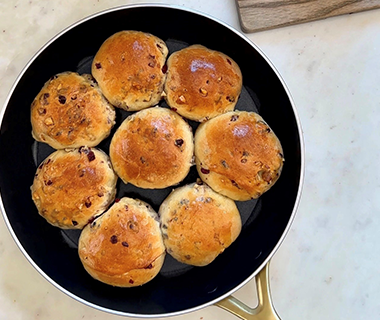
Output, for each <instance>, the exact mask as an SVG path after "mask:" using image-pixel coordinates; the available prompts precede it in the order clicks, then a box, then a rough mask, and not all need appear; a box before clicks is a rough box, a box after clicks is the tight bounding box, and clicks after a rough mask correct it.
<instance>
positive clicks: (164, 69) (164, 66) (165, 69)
mask: <svg viewBox="0 0 380 320" xmlns="http://www.w3.org/2000/svg"><path fill="white" fill-rule="evenodd" d="M161 71H162V73H164V74H165V73H166V71H168V65H167V64H164V65H163V67H162V69H161Z"/></svg>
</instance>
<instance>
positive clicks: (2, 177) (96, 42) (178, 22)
mask: <svg viewBox="0 0 380 320" xmlns="http://www.w3.org/2000/svg"><path fill="white" fill-rule="evenodd" d="M128 29H132V30H140V31H144V32H150V33H152V34H154V35H156V36H158V37H160V38H161V39H163V40H164V41H166V43H167V44H168V47H169V49H170V52H173V51H176V50H179V49H181V48H183V47H185V46H187V45H190V44H202V45H205V46H207V47H209V48H211V49H215V50H219V51H222V52H224V53H226V54H227V55H229V56H231V57H232V58H233V59H234V60H235V61H236V62H237V63H238V64H239V66H240V68H241V70H242V73H243V85H244V88H243V92H242V94H241V96H240V98H239V102H238V104H237V107H236V108H237V109H240V110H250V111H256V112H259V113H260V114H261V115H262V116H263V118H264V119H265V120H266V121H267V122H268V124H269V125H270V127H271V128H272V129H273V131H274V132H275V133H276V135H277V136H278V137H279V139H280V141H281V143H282V146H283V149H284V155H285V159H286V162H285V165H284V170H283V172H282V175H281V177H280V179H279V180H278V182H277V183H276V184H275V186H274V187H273V188H272V189H271V190H270V191H269V192H267V193H265V194H264V195H263V196H262V197H260V198H259V200H251V201H248V202H238V203H237V205H238V207H239V210H240V212H241V215H242V219H243V223H244V227H243V231H242V233H241V235H240V236H239V238H238V239H237V241H236V242H235V243H233V245H232V246H231V247H230V248H228V249H227V250H226V251H225V252H224V253H223V254H222V255H220V256H219V257H218V258H217V259H216V260H215V261H214V262H213V263H211V264H210V265H209V266H206V267H201V268H199V267H189V266H186V265H183V264H180V263H178V262H176V261H174V259H172V258H171V257H170V256H167V258H166V261H165V264H164V267H163V269H162V271H161V272H160V274H159V275H158V276H157V277H156V278H155V279H154V280H153V281H151V282H150V283H148V284H146V285H144V286H142V287H138V288H131V289H121V288H114V287H111V286H107V285H105V284H102V283H100V282H98V281H96V280H93V279H92V278H91V277H90V276H89V275H88V274H87V273H86V271H85V270H84V269H83V267H82V265H81V263H80V261H79V258H78V254H77V240H78V237H79V232H78V231H62V230H60V229H58V228H55V227H52V226H50V225H49V224H48V223H47V222H46V221H45V220H44V219H43V218H41V217H40V216H39V215H38V213H37V211H36V208H35V206H34V204H33V202H32V200H31V195H30V185H31V184H32V181H33V177H34V174H35V171H36V167H37V165H38V164H39V163H40V162H41V161H42V160H43V159H44V158H45V157H46V156H47V155H48V154H50V153H51V152H53V151H54V150H53V149H51V148H50V147H48V146H47V145H45V144H41V143H36V142H35V141H34V140H33V138H32V136H31V125H30V118H29V117H30V104H31V102H32V101H33V99H34V97H35V96H36V95H37V93H38V92H39V90H40V89H41V87H42V86H43V84H44V83H45V82H46V81H47V80H48V79H49V78H50V77H51V76H52V75H54V74H56V73H59V72H63V71H78V72H79V73H89V72H90V64H91V61H92V58H93V56H94V54H95V53H96V51H97V50H98V48H99V47H100V45H101V44H102V42H103V41H104V40H105V39H106V38H107V37H109V36H110V35H112V34H113V33H115V32H118V31H120V30H128ZM160 105H161V106H164V107H165V106H166V105H165V103H164V102H163V101H162V102H161V103H160ZM128 114H129V113H128V112H125V111H122V110H119V109H118V110H117V125H116V126H115V128H114V130H115V129H116V128H117V126H118V125H119V124H120V122H121V121H122V120H123V119H124V118H125V117H127V116H128ZM190 124H191V125H192V127H193V130H196V127H197V124H196V123H193V122H190ZM113 132H114V131H113ZM109 142H110V138H108V139H107V140H105V141H103V142H102V143H101V144H100V146H99V147H100V148H101V149H103V150H104V151H106V152H107V153H108V148H109ZM300 173H301V151H300V137H299V131H298V127H297V122H296V118H295V115H294V111H293V109H292V106H291V102H290V100H289V97H288V95H287V93H286V91H285V89H284V87H283V84H282V83H281V81H280V80H279V79H278V77H277V76H276V74H275V72H274V71H273V70H272V68H271V67H270V65H268V63H267V62H266V60H265V59H264V58H263V57H262V56H261V55H260V54H259V53H258V52H257V51H256V50H255V49H254V48H253V47H252V46H251V45H250V44H249V43H247V42H246V41H245V40H244V39H243V38H241V37H240V36H238V35H237V34H236V33H235V32H233V31H231V30H230V29H229V28H226V27H224V26H223V25H221V24H219V23H218V22H216V21H214V20H212V19H209V18H207V17H204V16H201V15H198V14H195V13H191V12H188V11H183V10H179V9H175V8H165V7H135V8H124V9H118V10H116V11H111V12H108V13H105V14H103V15H100V16H97V17H94V18H91V19H89V20H87V21H86V22H84V23H81V24H79V25H78V26H76V27H74V28H72V29H71V30H69V31H67V32H66V33H65V34H63V35H62V36H60V37H59V38H58V39H56V40H55V41H54V42H52V43H51V44H50V45H49V46H48V47H47V48H45V49H44V50H43V51H42V52H41V53H40V54H39V55H38V57H37V58H36V59H35V60H34V61H33V63H32V64H31V65H30V66H29V68H28V69H27V71H26V72H25V73H24V75H23V76H22V78H21V79H20V81H19V82H18V84H17V86H16V88H15V90H14V92H13V94H12V96H11V98H10V101H9V103H8V105H7V107H6V111H5V114H4V118H3V122H2V124H1V133H0V187H1V196H2V201H3V204H4V208H5V212H6V215H7V217H8V220H9V222H10V225H11V227H12V229H13V230H14V233H15V235H16V237H17V238H18V240H19V241H20V243H21V245H22V247H23V248H24V249H25V251H26V252H27V254H28V255H29V256H30V258H31V259H32V260H33V261H34V262H35V263H36V264H37V265H38V266H39V267H40V269H41V270H42V271H43V272H44V273H45V274H46V275H47V276H48V277H49V278H50V279H52V280H53V281H54V282H55V283H57V284H58V285H59V286H61V287H62V288H64V289H66V290H67V291H69V292H70V293H72V294H73V295H75V296H77V297H79V298H81V299H83V300H85V301H88V302H90V303H92V304H94V305H97V306H99V307H102V308H106V309H109V310H114V311H117V312H121V313H125V314H128V315H131V314H136V315H137V314H139V315H152V314H157V315H163V314H171V313H175V312H179V311H183V310H187V309H191V308H195V307H197V306H199V305H203V304H206V303H208V302H209V301H212V300H214V299H217V298H218V297H220V296H222V295H224V294H225V293H227V292H229V291H231V290H233V289H234V288H235V287H236V286H238V285H239V284H240V283H242V282H243V281H244V280H245V279H246V278H247V277H249V276H250V275H251V274H252V273H253V272H254V271H255V270H256V269H257V268H258V267H259V266H260V265H261V264H262V263H263V262H264V260H265V259H266V258H267V257H268V256H269V255H270V254H271V252H272V251H273V249H274V247H275V246H276V244H277V243H278V242H279V239H280V238H281V236H282V234H283V233H284V230H285V229H286V226H287V224H288V222H289V219H290V217H291V214H292V211H293V208H294V205H295V201H296V197H297V193H298V189H299V183H300ZM197 177H198V176H197V173H196V170H195V168H192V170H191V172H190V173H189V175H188V177H187V178H186V179H185V181H184V182H183V183H181V185H183V184H185V183H189V182H194V181H195V180H196V178H197ZM171 190H172V188H167V189H163V190H143V189H139V188H136V187H133V186H131V185H124V184H123V183H122V182H120V180H119V183H118V194H117V197H123V196H129V197H136V198H140V199H142V200H144V201H147V202H149V203H150V204H151V205H152V206H153V207H154V208H155V209H156V210H158V207H159V205H160V203H161V202H162V200H163V199H164V198H165V197H166V196H167V195H168V194H169V192H170V191H171Z"/></svg>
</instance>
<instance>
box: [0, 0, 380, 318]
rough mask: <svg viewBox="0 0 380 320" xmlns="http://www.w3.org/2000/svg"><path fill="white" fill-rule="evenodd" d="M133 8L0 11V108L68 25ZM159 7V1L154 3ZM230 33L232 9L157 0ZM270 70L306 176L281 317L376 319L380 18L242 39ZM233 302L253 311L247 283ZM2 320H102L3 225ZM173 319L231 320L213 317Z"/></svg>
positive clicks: (278, 270) (227, 1)
mask: <svg viewBox="0 0 380 320" xmlns="http://www.w3.org/2000/svg"><path fill="white" fill-rule="evenodd" d="M132 2H134V3H136V2H140V1H118V0H109V1H104V0H97V1H86V0H66V1H60V0H51V1H47V0H45V1H43V0H31V1H27V0H23V1H6V0H1V1H0V84H1V85H0V106H2V105H3V103H4V101H5V98H6V95H7V93H8V92H9V90H10V87H11V85H12V83H13V82H14V80H15V79H16V77H17V75H18V73H19V72H20V71H21V69H22V68H23V66H24V65H25V64H26V63H27V61H28V60H29V59H30V57H31V56H32V54H34V53H35V52H36V51H37V50H38V49H39V48H40V47H41V46H42V45H43V44H44V43H45V42H47V41H48V40H49V39H50V38H51V37H53V36H54V35H55V34H56V33H57V32H59V31H60V30H62V29H63V28H65V27H66V26H68V25H70V24H71V23H74V22H75V21H76V20H78V19H80V18H82V17H85V16H87V15H89V14H92V13H94V12H98V11H100V10H102V9H106V8H110V7H113V6H117V5H122V4H127V3H132ZM151 2H157V1H151ZM166 3H175V4H179V5H183V6H185V7H189V8H193V9H197V10H200V11H203V12H206V13H209V14H211V15H213V16H215V17H217V18H219V19H221V20H223V21H225V22H227V23H228V24H230V25H232V26H233V27H236V28H239V24H238V17H237V12H236V8H235V3H234V0H223V1H221V0H219V1H218V0H209V1H199V0H192V1H181V2H178V1H174V0H171V1H166ZM248 37H249V38H250V39H252V40H253V41H254V42H255V43H256V44H257V45H259V46H260V47H261V48H262V50H263V51H264V52H265V53H266V55H267V56H268V57H269V58H270V59H271V60H272V61H273V62H274V64H275V65H276V66H277V68H278V70H279V71H280V73H281V74H282V76H283V78H284V79H285V81H286V82H287V84H288V87H289V89H290V91H291V93H292V95H293V97H294V101H295V103H296V106H297V108H298V112H299V115H300V118H301V122H302V124H303V130H304V139H305V145H306V172H305V184H304V189H303V196H302V199H301V204H300V207H299V210H298V214H297V216H296V219H295V221H294V224H293V225H292V228H291V230H290V232H289V234H288V236H287V238H286V240H285V241H284V243H283V244H282V246H281V247H280V249H279V250H278V252H277V253H276V254H275V256H274V258H273V261H272V264H271V270H270V274H271V285H272V293H273V299H274V303H275V305H276V308H277V310H278V312H279V314H280V315H281V317H282V318H283V319H289V320H305V319H308V320H320V319H324V320H328V319H334V320H336V319H345V320H351V319H352V320H353V319H355V320H356V319H380V291H379V288H380V276H379V271H378V265H379V264H380V256H379V253H380V249H379V244H378V243H379V230H380V197H379V196H378V195H379V193H380V181H379V177H380V166H379V165H378V162H379V160H380V139H379V138H378V136H379V130H380V129H379V128H380V91H379V87H380V85H379V84H380V10H376V11H370V12H364V13H358V14H352V15H346V16H342V17H336V18H330V19H328V20H324V21H318V22H313V23H308V24H303V25H298V26H293V27H287V28H282V29H276V30H272V31H266V32H261V33H256V34H250V35H248ZM236 296H237V297H238V298H240V299H242V300H243V301H245V302H247V303H250V304H254V301H255V291H254V283H253V282H252V281H251V282H250V283H249V284H247V285H246V286H245V287H243V288H242V289H240V290H239V291H238V292H237V293H236ZM0 319H1V320H8V319H12V320H19V319H23V320H24V319H25V320H30V319H41V320H51V319H55V320H63V319H105V320H115V319H121V317H118V316H114V315H110V314H106V313H103V312H100V311H97V310H94V309H92V308H89V307H87V306H85V305H83V304H81V303H79V302H76V301H75V300H73V299H71V298H69V297H68V296H66V295H65V294H63V293H61V292H60V291H59V290H57V289H56V288H55V287H53V286H52V285H51V284H49V283H48V282H47V281H46V280H45V279H44V278H42V276H40V275H39V273H38V272H37V271H36V270H35V269H34V268H33V267H32V266H31V265H30V264H29V262H28V261H27V260H26V259H25V258H24V256H23V255H22V253H21V252H20V250H19V249H18V247H17V246H16V244H15V243H14V241H13V240H12V238H11V236H10V234H9V232H8V230H7V228H6V226H5V223H4V221H3V219H2V218H0ZM173 319H183V320H193V319H203V320H207V319H226V320H228V319H231V320H232V319H236V318H235V317H234V316H232V315H230V314H228V313H226V312H225V311H223V310H220V309H218V308H216V307H208V308H206V309H203V310H200V311H197V312H194V313H191V314H187V315H184V316H180V317H175V318H173Z"/></svg>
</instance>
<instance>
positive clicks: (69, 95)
mask: <svg viewBox="0 0 380 320" xmlns="http://www.w3.org/2000/svg"><path fill="white" fill-rule="evenodd" d="M31 122H32V135H33V138H34V139H36V140H37V141H40V142H45V143H47V144H49V145H50V146H51V147H53V148H55V149H64V148H79V147H81V146H89V147H94V146H96V145H98V144H99V143H100V142H101V141H102V140H103V139H105V138H106V137H107V136H108V135H109V134H110V131H111V129H112V127H113V125H114V124H115V110H114V108H113V106H112V105H111V104H110V103H108V101H107V100H106V99H105V98H104V97H103V95H102V94H101V92H100V89H99V88H98V86H97V84H96V83H95V82H94V80H93V78H92V77H91V76H90V75H79V74H77V73H74V72H64V73H60V74H57V75H56V76H54V77H52V78H51V79H50V80H49V81H47V82H46V83H45V85H44V87H43V88H42V90H41V91H40V93H39V94H38V95H37V97H36V98H35V99H34V101H33V103H32V107H31Z"/></svg>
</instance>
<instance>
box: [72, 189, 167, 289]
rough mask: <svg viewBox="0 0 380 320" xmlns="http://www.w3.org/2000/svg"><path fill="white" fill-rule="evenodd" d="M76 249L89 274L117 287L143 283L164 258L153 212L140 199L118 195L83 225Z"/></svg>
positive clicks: (152, 276) (155, 270)
mask: <svg viewBox="0 0 380 320" xmlns="http://www.w3.org/2000/svg"><path fill="white" fill-rule="evenodd" d="M78 252H79V257H80V259H81V261H82V264H83V266H84V268H85V269H86V270H87V272H88V273H89V274H90V275H91V276H92V277H93V278H95V279H97V280H99V281H101V282H104V283H107V284H110V285H112V286H119V287H135V286H140V285H143V284H145V283H147V282H148V281H150V280H152V279H153V278H154V277H155V276H156V275H157V274H158V272H159V271H160V269H161V267H162V265H163V262H164V259H165V247H164V244H163V240H162V235H161V232H160V227H159V222H158V217H157V213H155V212H154V210H153V209H152V208H151V207H150V206H149V205H148V204H147V203H145V202H143V201H140V200H137V199H131V198H127V197H125V198H122V199H120V201H119V202H117V203H114V204H113V206H112V207H111V208H110V209H109V210H108V211H107V212H105V213H104V214H103V215H102V216H101V217H99V218H97V219H96V220H95V221H94V222H93V223H91V224H90V225H88V226H86V227H85V228H84V229H83V231H82V233H81V236H80V238H79V245H78Z"/></svg>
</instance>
